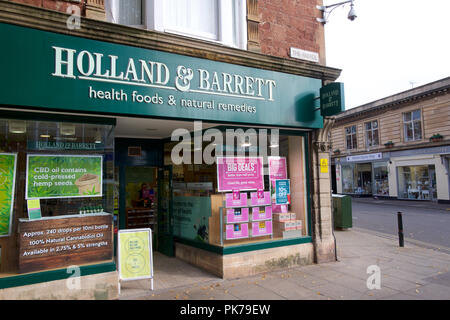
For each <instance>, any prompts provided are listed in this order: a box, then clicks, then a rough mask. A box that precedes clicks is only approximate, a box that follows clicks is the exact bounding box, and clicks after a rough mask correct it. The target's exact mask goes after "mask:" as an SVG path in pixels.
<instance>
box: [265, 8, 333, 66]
mask: <svg viewBox="0 0 450 320" xmlns="http://www.w3.org/2000/svg"><path fill="white" fill-rule="evenodd" d="M318 4H319V5H321V4H322V0H277V1H273V0H258V13H259V20H260V24H259V39H260V45H261V52H262V53H264V54H268V55H274V56H278V57H284V58H286V57H289V51H290V48H291V47H295V48H299V49H302V50H308V51H313V52H317V53H319V58H320V62H321V64H325V37H324V28H323V26H322V24H321V23H319V22H317V21H316V17H319V16H320V11H319V10H317V9H316V5H318Z"/></svg>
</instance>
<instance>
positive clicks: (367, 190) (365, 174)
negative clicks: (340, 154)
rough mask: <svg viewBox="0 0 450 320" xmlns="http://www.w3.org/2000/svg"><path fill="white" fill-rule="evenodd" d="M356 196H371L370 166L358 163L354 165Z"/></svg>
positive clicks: (369, 164)
mask: <svg viewBox="0 0 450 320" xmlns="http://www.w3.org/2000/svg"><path fill="white" fill-rule="evenodd" d="M356 174H357V189H356V193H357V194H364V195H372V164H371V163H358V164H357V165H356Z"/></svg>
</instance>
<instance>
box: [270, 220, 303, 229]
mask: <svg viewBox="0 0 450 320" xmlns="http://www.w3.org/2000/svg"><path fill="white" fill-rule="evenodd" d="M273 229H274V230H276V231H288V230H296V229H297V224H296V222H295V221H292V220H288V221H274V222H273Z"/></svg>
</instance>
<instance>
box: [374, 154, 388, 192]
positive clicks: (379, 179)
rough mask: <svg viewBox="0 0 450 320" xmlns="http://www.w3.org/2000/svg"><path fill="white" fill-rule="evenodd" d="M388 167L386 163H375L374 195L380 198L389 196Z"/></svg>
mask: <svg viewBox="0 0 450 320" xmlns="http://www.w3.org/2000/svg"><path fill="white" fill-rule="evenodd" d="M388 174H389V172H388V167H387V163H385V162H374V164H373V177H374V180H375V181H374V182H375V183H374V192H373V193H374V194H375V195H379V196H389V178H388Z"/></svg>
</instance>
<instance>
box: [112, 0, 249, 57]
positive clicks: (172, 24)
mask: <svg viewBox="0 0 450 320" xmlns="http://www.w3.org/2000/svg"><path fill="white" fill-rule="evenodd" d="M105 10H106V16H107V19H108V21H110V22H113V23H118V24H123V25H127V26H133V27H138V28H145V29H148V30H155V31H160V32H168V33H176V34H179V35H184V36H188V37H193V38H198V39H202V40H207V41H213V42H217V43H220V44H223V45H227V46H231V47H237V48H240V49H246V48H247V24H246V19H247V8H246V1H245V0H127V1H123V0H106V1H105Z"/></svg>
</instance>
